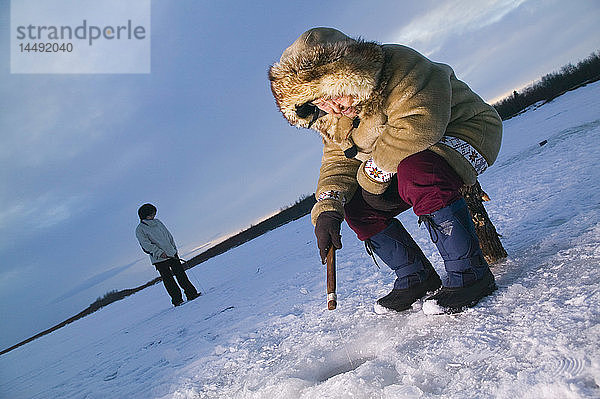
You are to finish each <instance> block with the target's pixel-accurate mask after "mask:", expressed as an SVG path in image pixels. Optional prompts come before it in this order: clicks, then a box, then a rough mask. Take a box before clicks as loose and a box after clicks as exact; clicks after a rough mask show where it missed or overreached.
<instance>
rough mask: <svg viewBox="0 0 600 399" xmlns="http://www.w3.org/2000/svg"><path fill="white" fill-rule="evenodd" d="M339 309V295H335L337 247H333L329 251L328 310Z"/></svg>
mask: <svg viewBox="0 0 600 399" xmlns="http://www.w3.org/2000/svg"><path fill="white" fill-rule="evenodd" d="M336 307H337V294H336V293H335V247H334V246H333V245H332V246H331V247H330V248H329V251H327V309H329V310H333V309H335V308H336Z"/></svg>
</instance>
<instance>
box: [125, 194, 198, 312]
mask: <svg viewBox="0 0 600 399" xmlns="http://www.w3.org/2000/svg"><path fill="white" fill-rule="evenodd" d="M156 212H157V211H156V207H155V206H154V205H152V204H144V205H142V206H141V207H140V209H138V215H139V217H140V224H139V225H138V226H137V228H136V229H135V235H136V237H137V239H138V241H139V242H140V245H141V246H142V250H143V251H144V252H145V253H147V254H148V255H150V261H151V262H152V264H153V265H154V267H156V270H158V272H159V273H160V276H161V277H162V280H163V283H164V285H165V288H166V289H167V292H168V293H169V295H170V296H171V302H172V303H173V306H179V305H181V304H182V303H183V298H182V296H181V290H180V289H179V287H178V286H177V283H176V282H175V279H174V278H173V276H175V277H176V278H177V281H178V282H179V285H180V286H181V288H183V291H184V292H185V296H186V298H187V300H188V301H191V300H192V299H196V298H198V297H199V296H200V293H198V291H197V290H196V287H194V286H193V285H192V283H191V282H190V280H189V279H188V278H187V276H186V274H185V271H184V270H183V266H182V265H181V261H180V259H179V256H178V255H177V246H176V245H175V240H173V236H172V235H171V233H170V232H169V230H167V228H166V227H165V225H164V224H162V222H161V221H160V220H158V219H156V218H155V217H156Z"/></svg>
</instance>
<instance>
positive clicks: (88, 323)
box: [0, 83, 600, 399]
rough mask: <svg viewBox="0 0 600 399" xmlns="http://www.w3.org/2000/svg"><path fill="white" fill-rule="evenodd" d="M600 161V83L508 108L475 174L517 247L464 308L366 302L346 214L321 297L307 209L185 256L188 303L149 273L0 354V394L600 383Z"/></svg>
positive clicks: (472, 390) (456, 393) (282, 393)
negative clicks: (333, 277)
mask: <svg viewBox="0 0 600 399" xmlns="http://www.w3.org/2000/svg"><path fill="white" fill-rule="evenodd" d="M542 140H548V144H546V145H545V146H539V145H538V142H540V141H542ZM599 159H600V83H595V84H592V85H588V86H587V87H584V88H581V89H579V90H577V91H574V92H570V93H567V94H565V95H563V96H561V97H559V98H558V99H556V100H555V101H553V102H552V103H550V104H546V105H544V106H541V107H538V108H536V107H532V109H531V110H529V111H528V112H526V113H524V114H522V115H520V116H518V117H516V118H513V119H511V120H509V121H507V122H506V123H505V139H504V143H503V148H502V151H501V154H500V157H499V159H498V161H497V163H496V164H495V165H494V166H493V167H492V168H490V169H489V170H488V171H486V173H484V174H483V176H481V183H482V186H483V188H484V189H485V190H486V191H487V192H488V194H490V196H491V197H492V202H490V203H488V204H487V209H488V211H489V213H490V216H491V218H492V219H493V221H494V223H495V224H496V227H497V228H498V230H499V232H500V233H501V234H502V235H503V237H504V238H503V242H504V245H505V247H506V249H507V250H508V252H509V258H508V259H507V260H506V261H504V262H502V263H501V264H498V265H496V266H494V268H493V271H494V273H495V274H496V276H497V283H498V286H499V289H498V291H496V292H495V293H494V295H493V296H491V297H489V298H486V299H485V300H483V301H482V303H481V304H480V305H478V306H477V307H475V308H473V309H469V310H467V311H465V312H464V313H461V314H458V315H441V316H425V315H424V314H423V312H422V311H421V309H420V307H421V305H420V304H419V303H417V304H416V305H415V306H414V307H413V309H412V310H410V311H407V312H403V313H399V314H385V315H377V314H375V313H374V312H373V303H374V302H375V300H376V299H377V298H378V297H380V296H382V295H384V294H386V293H387V292H388V291H389V290H390V289H391V287H392V284H393V279H394V278H393V274H392V273H391V272H390V271H389V270H388V269H386V268H385V266H384V267H383V268H382V269H381V270H378V269H377V268H376V267H375V266H374V265H373V262H372V260H371V259H370V258H369V256H368V255H367V254H366V253H365V252H364V250H363V247H362V243H360V242H359V241H358V240H357V239H356V238H355V237H354V235H353V233H352V232H351V231H350V230H349V229H348V228H347V227H346V226H345V225H344V230H343V243H344V248H343V249H342V250H340V251H338V262H337V263H338V272H337V279H338V309H337V310H335V311H327V310H326V301H325V299H326V294H325V292H326V289H325V270H324V268H323V267H322V266H321V265H320V262H319V260H318V255H317V251H316V249H315V241H314V238H313V228H312V226H311V224H310V221H309V219H308V217H305V218H302V219H300V220H298V221H296V222H293V223H290V224H288V225H286V226H284V227H282V228H279V229H277V230H275V231H272V232H270V233H268V234H265V235H264V236H262V237H260V238H257V239H255V240H253V241H251V242H249V243H247V244H244V245H243V246H241V247H238V248H235V249H233V250H231V251H229V252H227V253H225V254H223V255H220V256H218V257H216V258H214V259H211V260H209V261H208V262H206V263H203V264H201V265H199V266H197V267H195V268H194V269H192V270H191V271H189V272H188V273H189V275H190V278H191V280H192V281H193V282H195V283H196V284H197V285H198V287H199V288H200V289H201V290H202V291H204V295H203V296H202V297H200V298H198V299H196V300H195V301H193V302H189V303H186V304H184V305H183V306H181V307H179V308H172V307H171V306H170V302H169V298H168V297H167V294H166V292H165V290H164V288H163V287H162V286H161V285H156V286H153V287H151V288H148V289H146V290H144V291H142V292H140V293H138V294H136V295H133V296H131V297H128V298H126V299H125V300H122V301H119V302H117V303H115V304H112V305H110V306H108V307H106V308H104V309H102V310H100V311H98V312H96V313H94V314H93V315H91V316H88V317H86V318H84V319H82V320H79V321H77V322H75V323H73V324H70V325H68V326H67V327H65V328H62V329H60V330H58V331H56V332H54V333H52V334H50V335H47V336H45V337H43V338H41V339H38V340H36V341H34V342H32V343H30V344H27V345H25V346H23V347H21V348H19V349H17V350H14V351H12V352H10V353H8V354H5V355H3V356H0V397H2V398H11V399H17V398H213V397H214V398H217V397H220V398H286V399H287V398H350V397H352V398H511V399H513V398H515V397H518V398H520V399H526V398H561V399H570V398H600V388H599V385H600V345H599V343H600V325H599V324H598V322H599V321H600V305H599V302H600V284H599V281H600V277H599V274H598V272H599V267H598V266H599V263H600V262H599V261H600V203H599V200H598V192H599V190H600V173H599V171H598V160H599ZM400 219H401V220H402V222H403V223H404V224H405V225H406V227H407V229H408V230H409V231H410V232H411V233H413V235H414V237H415V240H416V241H417V242H419V244H420V245H421V246H422V248H423V250H424V252H425V254H426V255H428V256H429V257H430V258H431V259H432V261H433V262H434V265H435V267H436V269H438V271H440V272H441V273H443V265H442V263H441V258H440V257H439V255H438V254H437V252H436V250H435V248H434V246H433V245H432V244H431V243H430V242H429V238H428V236H427V233H426V231H425V230H424V229H423V228H419V227H418V226H417V225H416V220H415V219H416V217H415V216H414V215H413V214H411V213H410V212H406V213H405V214H403V215H402V216H401V217H400ZM148 267H151V266H150V265H148Z"/></svg>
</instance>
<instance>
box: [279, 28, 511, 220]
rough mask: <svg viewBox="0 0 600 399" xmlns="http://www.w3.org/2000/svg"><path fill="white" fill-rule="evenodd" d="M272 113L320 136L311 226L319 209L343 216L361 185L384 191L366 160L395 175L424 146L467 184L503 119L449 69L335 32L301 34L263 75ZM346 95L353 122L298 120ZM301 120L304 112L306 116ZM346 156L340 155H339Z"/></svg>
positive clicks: (484, 162) (496, 145) (490, 159)
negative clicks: (306, 107)
mask: <svg viewBox="0 0 600 399" xmlns="http://www.w3.org/2000/svg"><path fill="white" fill-rule="evenodd" d="M269 79H270V81H271V90H272V92H273V95H274V97H275V100H276V103H277V106H278V107H279V109H280V111H281V112H282V113H283V116H284V117H285V118H286V119H287V120H288V121H289V122H290V124H292V125H294V126H297V127H309V126H310V127H311V128H312V129H314V130H316V131H317V132H319V133H320V134H321V136H322V138H323V143H324V148H323V158H322V162H321V170H320V175H319V181H318V183H317V191H316V193H315V194H316V196H317V199H318V202H317V204H316V205H315V206H314V208H313V210H312V221H313V223H315V222H316V219H317V217H318V215H319V214H320V213H321V212H323V211H329V210H332V211H337V212H339V213H340V214H342V215H343V214H344V211H343V204H344V202H345V201H348V200H350V199H351V198H352V195H354V192H355V190H356V188H357V187H358V185H360V186H361V187H362V188H363V189H365V190H367V191H368V192H371V193H374V194H380V193H383V192H384V191H385V189H386V188H387V186H388V184H389V183H387V182H382V181H381V180H379V179H377V178H374V176H376V175H374V174H373V172H372V170H371V168H367V170H368V172H367V171H365V165H366V162H367V161H369V160H370V163H368V164H367V165H371V163H374V165H376V167H377V168H378V169H379V170H381V171H383V172H390V173H395V172H396V169H397V167H398V164H399V163H400V162H401V161H402V160H403V159H404V158H406V157H408V156H410V155H412V154H415V153H417V152H420V151H423V150H426V149H429V150H431V151H434V152H436V153H437V154H439V155H441V156H442V157H444V158H445V159H446V160H447V161H448V162H449V164H450V165H451V166H452V167H453V168H454V169H455V170H456V172H457V173H458V174H459V175H460V176H461V178H462V179H463V181H464V182H465V184H467V185H472V184H474V183H475V180H476V178H477V173H478V172H479V173H480V172H482V171H483V170H484V169H485V168H486V167H487V166H489V165H492V164H493V163H494V161H495V160H496V157H497V155H498V152H499V150H500V142H501V139H502V121H501V119H500V117H499V116H498V113H497V112H496V110H495V109H494V108H493V107H492V106H490V105H488V104H486V103H485V102H484V101H483V100H482V99H481V98H480V97H479V96H478V95H477V94H475V93H474V92H473V91H471V89H470V88H469V87H468V86H467V85H466V84H465V83H464V82H462V81H460V80H458V79H457V78H456V76H455V75H454V72H453V71H452V68H450V67H449V66H448V65H445V64H440V63H435V62H432V61H430V60H429V59H427V58H426V57H424V56H423V55H421V54H419V53H418V52H416V51H415V50H412V49H410V48H408V47H405V46H401V45H394V44H386V45H379V44H377V43H373V42H365V41H361V40H353V39H350V38H349V37H347V36H346V35H344V34H343V33H341V32H339V31H337V30H335V29H332V28H314V29H311V30H309V31H307V32H305V33H303V34H302V35H301V36H300V37H299V38H298V39H297V40H296V41H295V42H294V43H293V44H292V45H291V46H290V47H288V48H287V49H286V50H285V51H284V53H283V55H282V57H281V60H280V61H279V62H278V63H276V64H274V65H273V66H272V67H271V68H270V70H269ZM342 95H350V96H353V97H354V98H355V102H354V104H355V107H356V108H357V109H358V110H359V114H358V118H357V119H356V120H352V119H350V118H349V117H346V116H342V117H340V118H336V117H335V116H333V115H329V114H326V115H323V116H320V117H319V118H318V119H316V121H314V120H313V118H312V117H311V116H308V117H304V118H303V117H301V116H299V115H298V112H297V111H298V107H300V106H302V105H303V104H306V103H309V102H310V101H313V100H315V99H317V98H335V97H339V96H342ZM303 116H304V115H303ZM344 151H346V153H345V152H344Z"/></svg>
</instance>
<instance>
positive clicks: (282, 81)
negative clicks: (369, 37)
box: [269, 28, 385, 135]
mask: <svg viewBox="0 0 600 399" xmlns="http://www.w3.org/2000/svg"><path fill="white" fill-rule="evenodd" d="M317 29H319V28H317ZM309 32H310V31H309ZM303 36H304V35H303ZM303 36H301V37H300V38H299V39H298V40H297V41H296V42H294V44H293V45H292V46H290V48H288V49H287V50H286V51H285V53H284V56H283V57H282V59H281V60H280V62H278V63H276V64H274V65H272V66H271V68H270V69H269V80H270V81H271V91H272V93H273V96H274V97H275V101H276V103H277V107H278V108H279V110H280V111H281V113H282V114H283V116H284V117H285V118H286V119H287V120H288V122H289V123H290V124H291V125H293V126H296V127H305V128H307V127H308V125H309V123H310V117H308V118H305V119H303V118H300V117H299V116H298V114H297V113H296V107H298V106H301V105H303V104H305V103H307V102H309V101H313V100H315V99H317V98H322V97H325V98H333V97H338V96H342V95H351V96H354V97H355V98H356V101H357V103H359V102H360V103H363V102H367V100H368V99H369V98H370V97H371V96H372V95H373V91H374V90H375V89H376V87H377V86H378V85H379V81H380V75H381V70H382V67H383V64H384V58H385V56H384V53H383V49H382V48H381V46H380V45H379V44H377V43H375V42H366V41H362V40H360V39H359V40H353V39H350V38H348V39H347V40H343V41H335V42H321V43H318V42H317V43H312V44H311V45H307V44H306V41H304V42H301V39H302V37H303ZM298 42H301V43H300V44H298ZM294 47H299V49H298V51H293V50H292V51H290V49H293V48H294ZM331 119H333V118H329V117H322V118H319V119H318V120H317V121H316V122H315V124H314V125H313V126H312V127H313V129H315V130H317V131H319V132H321V134H324V135H326V131H327V130H328V128H329V126H330V125H331V123H332V122H333V121H332V120H331Z"/></svg>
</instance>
